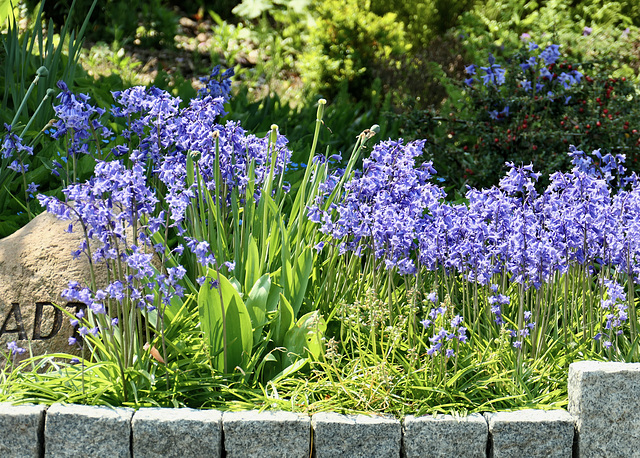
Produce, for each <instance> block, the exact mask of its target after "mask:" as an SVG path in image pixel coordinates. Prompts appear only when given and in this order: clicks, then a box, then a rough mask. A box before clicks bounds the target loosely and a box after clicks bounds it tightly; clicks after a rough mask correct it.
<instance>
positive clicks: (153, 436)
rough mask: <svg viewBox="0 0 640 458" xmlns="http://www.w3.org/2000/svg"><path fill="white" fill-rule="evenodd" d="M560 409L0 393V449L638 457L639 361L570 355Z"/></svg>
mask: <svg viewBox="0 0 640 458" xmlns="http://www.w3.org/2000/svg"><path fill="white" fill-rule="evenodd" d="M568 383H569V385H568V390H569V406H568V411H565V410H555V411H542V410H520V411H514V412H496V413H486V414H484V415H481V414H472V415H469V416H465V417H456V416H451V415H437V416H425V417H415V416H411V415H410V416H407V417H405V418H404V419H402V420H401V421H400V420H397V419H395V418H393V417H388V416H383V415H378V416H367V415H342V414H338V413H333V412H323V413H317V414H314V415H312V416H307V415H303V414H297V413H292V412H282V411H277V412H274V411H265V412H259V411H248V412H224V413H222V412H220V411H216V410H194V409H187V408H183V409H161V408H142V409H139V410H138V411H135V412H134V411H133V410H132V409H129V408H108V407H92V406H82V405H63V404H54V405H52V406H51V407H49V408H47V407H45V406H37V405H21V406H11V405H9V404H6V403H5V404H2V403H0V431H2V434H0V456H2V457H43V456H44V457H54V456H55V457H65V456H69V457H71V456H91V457H102V456H104V457H119V456H122V457H132V456H133V457H136V458H137V457H200V456H202V457H228V458H231V457H239V456H242V457H278V458H280V457H283V458H286V457H309V456H315V457H317V458H322V457H340V456H342V457H363V458H370V457H399V458H400V457H406V458H412V457H419V456H430V457H447V458H452V457H479V458H480V457H487V458H503V457H522V456H527V457H545V458H546V457H556V456H557V457H572V456H577V457H625V458H626V457H640V364H638V363H634V364H625V363H602V362H590V361H586V362H579V363H574V364H571V366H570V368H569V376H568Z"/></svg>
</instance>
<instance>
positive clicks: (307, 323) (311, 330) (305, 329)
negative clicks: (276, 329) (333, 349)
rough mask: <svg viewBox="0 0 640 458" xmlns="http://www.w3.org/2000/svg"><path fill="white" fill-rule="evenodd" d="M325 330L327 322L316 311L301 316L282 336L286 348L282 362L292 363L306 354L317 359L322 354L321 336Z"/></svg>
mask: <svg viewBox="0 0 640 458" xmlns="http://www.w3.org/2000/svg"><path fill="white" fill-rule="evenodd" d="M326 330H327V324H326V323H325V322H324V320H323V319H322V317H321V316H320V314H319V313H318V312H317V311H314V312H309V313H307V314H306V315H304V316H302V317H301V318H300V319H299V320H298V322H297V323H296V324H295V325H294V326H293V327H292V328H291V329H290V330H289V331H288V332H287V334H286V335H285V337H284V346H285V348H286V349H287V353H286V355H285V359H284V363H285V364H293V363H294V362H295V361H296V360H297V359H300V358H305V357H307V356H308V354H309V355H311V356H313V358H316V359H317V358H318V357H319V356H320V355H321V354H322V348H323V347H322V337H324V333H325V331H326ZM307 353H308V354H307Z"/></svg>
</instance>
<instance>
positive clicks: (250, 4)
mask: <svg viewBox="0 0 640 458" xmlns="http://www.w3.org/2000/svg"><path fill="white" fill-rule="evenodd" d="M272 7H273V4H272V3H271V1H270V0H243V2H242V3H240V4H239V5H238V6H236V7H235V8H234V9H232V10H231V12H232V13H233V14H235V15H236V16H240V17H243V18H245V19H255V18H257V17H259V16H260V15H262V13H264V12H265V11H268V10H269V9H271V8H272Z"/></svg>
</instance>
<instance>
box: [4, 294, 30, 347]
mask: <svg viewBox="0 0 640 458" xmlns="http://www.w3.org/2000/svg"><path fill="white" fill-rule="evenodd" d="M12 316H13V319H14V320H15V322H16V328H15V329H7V324H9V320H10V319H11V317H12ZM12 333H17V334H18V340H27V333H26V332H25V330H24V323H23V322H22V313H21V312H20V304H19V303H17V302H12V303H11V310H9V314H8V315H7V317H6V318H5V319H4V323H2V327H1V328H0V337H2V335H4V334H12Z"/></svg>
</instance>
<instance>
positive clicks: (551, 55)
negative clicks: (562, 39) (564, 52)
mask: <svg viewBox="0 0 640 458" xmlns="http://www.w3.org/2000/svg"><path fill="white" fill-rule="evenodd" d="M559 49H560V45H549V46H547V47H546V48H545V49H544V51H542V52H541V53H540V58H541V59H542V60H544V63H545V65H551V64H555V63H556V61H557V60H558V59H559V58H560V51H559Z"/></svg>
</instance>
